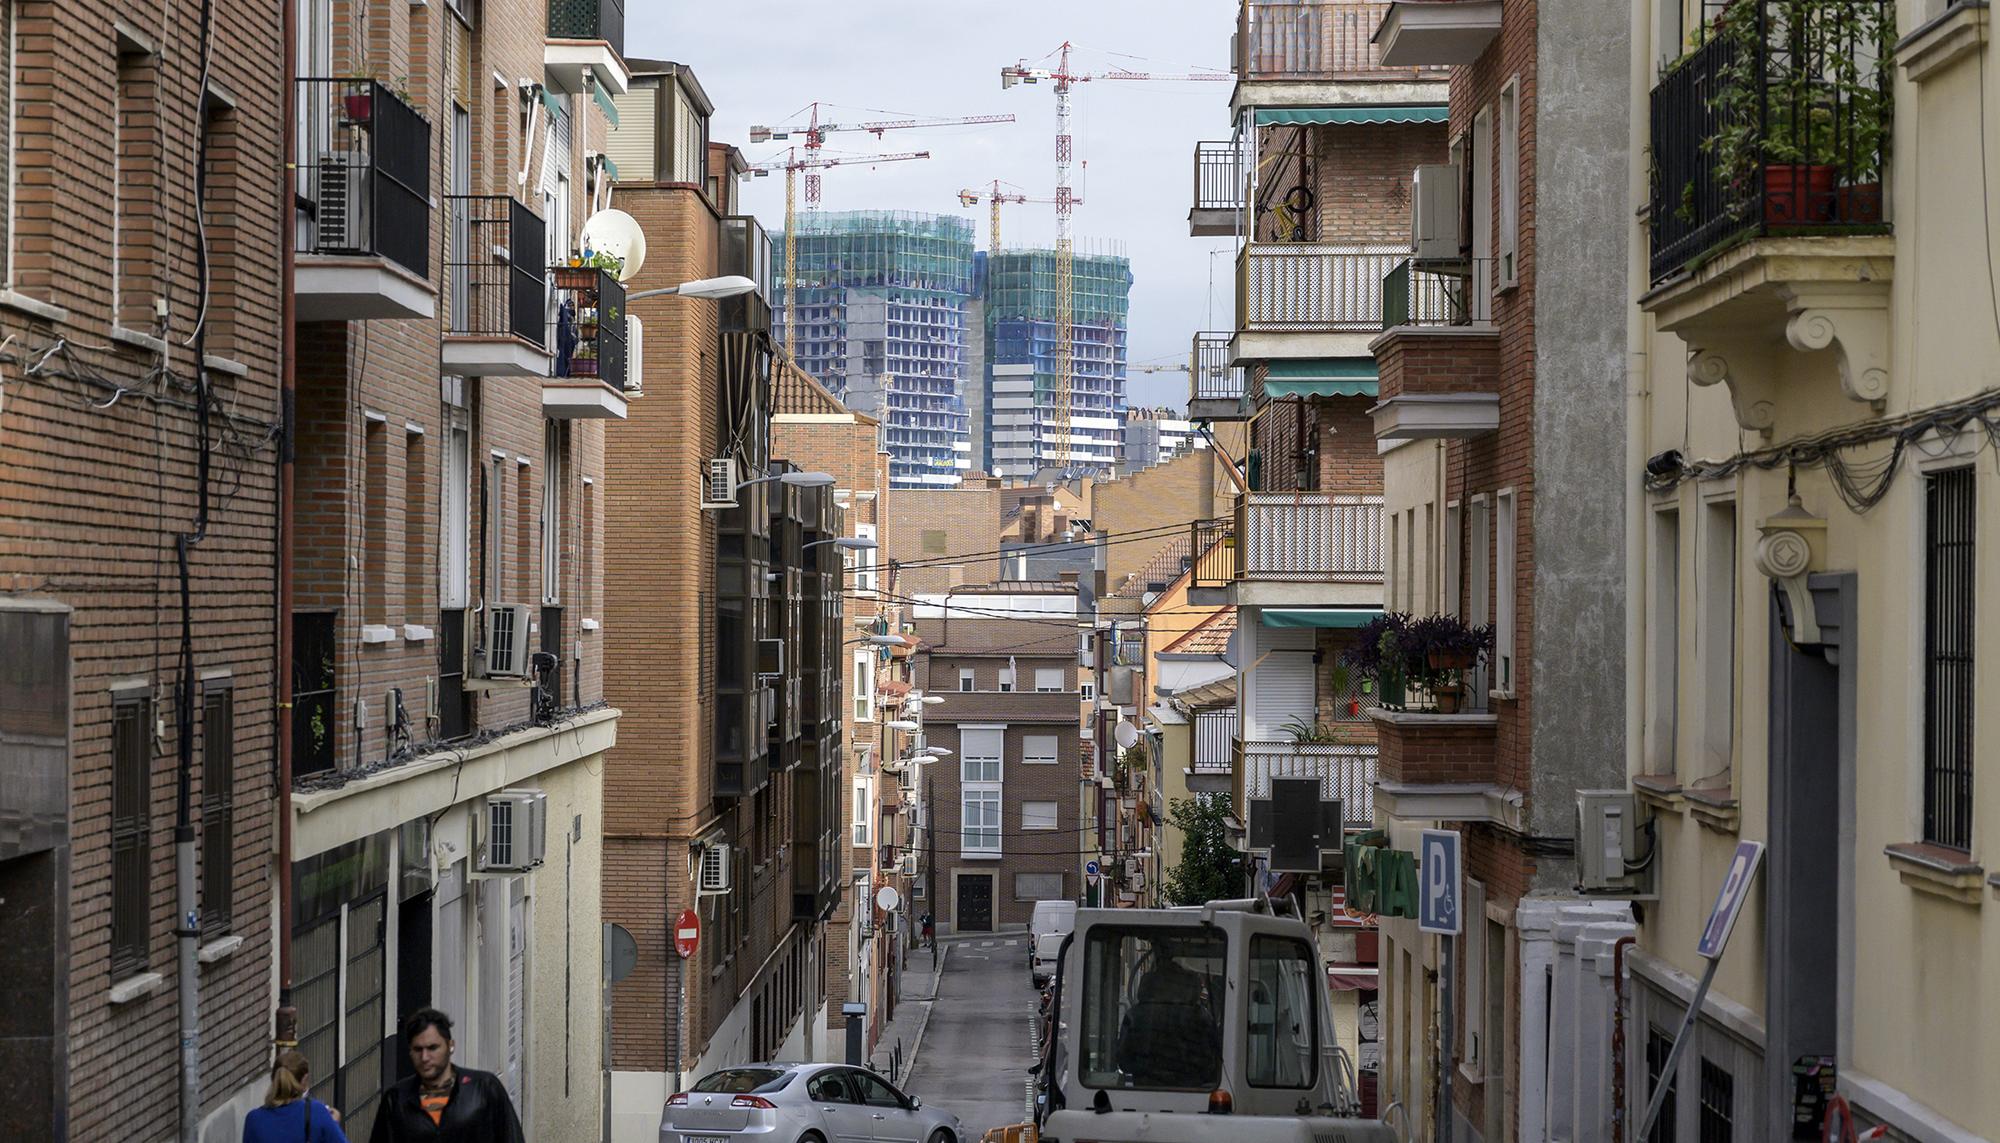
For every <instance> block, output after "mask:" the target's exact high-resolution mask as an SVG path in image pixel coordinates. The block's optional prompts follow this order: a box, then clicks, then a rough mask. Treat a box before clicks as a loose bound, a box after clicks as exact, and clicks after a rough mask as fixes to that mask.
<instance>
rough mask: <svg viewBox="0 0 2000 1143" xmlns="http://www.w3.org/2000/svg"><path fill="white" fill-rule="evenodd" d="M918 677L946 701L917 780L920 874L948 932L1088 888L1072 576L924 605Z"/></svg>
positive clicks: (988, 926) (929, 724) (1019, 918)
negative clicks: (935, 756) (935, 757)
mask: <svg viewBox="0 0 2000 1143" xmlns="http://www.w3.org/2000/svg"><path fill="white" fill-rule="evenodd" d="M913 617H914V620H915V625H916V635H917V638H918V639H919V640H920V642H919V645H918V648H917V660H916V665H915V682H916V685H917V688H918V689H920V690H922V691H923V692H924V693H925V695H926V696H927V697H930V696H935V697H939V698H942V699H943V700H944V701H943V702H942V703H938V704H935V705H933V706H931V707H929V709H928V710H927V711H926V712H925V715H924V722H925V742H926V744H927V745H928V746H931V747H941V748H943V749H945V750H949V751H951V752H952V753H950V754H948V755H945V756H943V757H942V759H941V760H940V761H938V762H936V763H932V764H929V765H928V767H927V768H925V771H924V773H922V774H921V775H920V776H919V777H918V778H917V779H916V784H917V785H918V786H919V787H920V789H921V795H922V799H923V802H924V804H925V806H926V807H927V809H926V811H925V813H926V817H925V824H926V829H927V830H928V831H929V836H927V837H926V838H925V840H924V852H923V853H922V854H921V855H920V859H919V875H920V876H921V877H923V878H924V879H925V880H926V882H927V885H926V900H927V901H928V902H930V903H931V905H932V912H933V915H934V916H935V918H936V921H937V928H938V932H940V933H969V932H994V931H1000V930H1004V929H1018V928H1025V927H1026V926H1027V924H1028V920H1029V918H1030V916H1031V915H1032V914H1033V912H1034V906H1035V902H1036V901H1042V900H1076V899H1078V898H1079V897H1080V896H1081V895H1082V880H1083V877H1082V874H1083V859H1082V855H1081V854H1080V852H1079V846H1078V840H1077V839H1078V836H1079V816H1078V810H1079V805H1080V802H1081V788H1080V786H1081V784H1080V780H1079V768H1078V754H1079V751H1078V744H1079V739H1078V735H1077V733H1076V730H1077V725H1078V723H1077V714H1078V709H1079V708H1078V677H1077V670H1078V664H1077V646H1078V634H1079V633H1078V629H1077V626H1076V625H1077V623H1078V622H1079V620H1081V621H1083V622H1085V623H1088V621H1089V619H1088V615H1087V614H1086V613H1085V612H1083V611H1082V610H1080V601H1079V597H1078V595H1077V590H1076V586H1075V584H1074V583H1060V582H1055V583H1041V582H1012V583H1006V584H994V585H991V586H989V587H984V588H960V589H956V590H954V591H952V592H950V593H949V594H947V595H945V596H943V597H941V598H938V599H936V600H932V601H925V602H921V603H919V604H918V605H917V606H916V607H915V609H914V612H913Z"/></svg>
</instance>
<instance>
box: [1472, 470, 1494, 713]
mask: <svg viewBox="0 0 2000 1143" xmlns="http://www.w3.org/2000/svg"><path fill="white" fill-rule="evenodd" d="M1471 521H1472V528H1471V530H1470V531H1471V534H1470V535H1469V536H1467V537H1466V541H1465V562H1466V569H1467V575H1466V597H1467V598H1466V612H1467V614H1466V622H1467V623H1469V624H1471V625H1472V626H1474V627H1483V626H1485V625H1486V624H1488V623H1491V622H1492V621H1493V586H1492V585H1493V568H1492V565H1491V564H1490V563H1489V562H1488V561H1489V560H1490V559H1491V558H1492V552H1493V503H1492V501H1490V500H1488V499H1487V498H1486V496H1485V495H1484V494H1481V495H1478V496H1474V497H1473V498H1472V512H1471ZM1494 643H1495V646H1496V647H1497V646H1498V643H1499V633H1498V632H1495V633H1494ZM1490 669H1491V667H1490V664H1487V663H1481V664H1480V665H1479V666H1478V667H1477V668H1475V669H1474V672H1473V674H1474V682H1473V693H1474V694H1475V695H1479V694H1484V693H1486V692H1485V688H1486V686H1487V685H1488V680H1489V678H1490V675H1489V671H1490Z"/></svg>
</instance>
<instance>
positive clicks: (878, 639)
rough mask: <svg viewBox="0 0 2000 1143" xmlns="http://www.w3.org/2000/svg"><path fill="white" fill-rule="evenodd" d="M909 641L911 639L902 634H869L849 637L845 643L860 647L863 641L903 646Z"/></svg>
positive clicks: (876, 644)
mask: <svg viewBox="0 0 2000 1143" xmlns="http://www.w3.org/2000/svg"><path fill="white" fill-rule="evenodd" d="M907 642H909V640H908V639H905V638H903V637H902V636H901V635H869V636H866V637H864V638H860V639H849V640H848V641H847V642H846V644H844V645H845V646H848V647H858V646H860V645H861V644H863V643H868V644H872V645H874V646H876V647H901V646H902V645H903V644H905V643H907Z"/></svg>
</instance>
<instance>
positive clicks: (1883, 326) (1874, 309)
mask: <svg viewBox="0 0 2000 1143" xmlns="http://www.w3.org/2000/svg"><path fill="white" fill-rule="evenodd" d="M1777 293H1778V296H1779V297H1780V298H1782V299H1783V300H1784V302H1785V309H1786V311H1787V312H1788V313H1789V314H1790V317H1789V318H1788V319H1787V320H1786V322H1785V340H1786V341H1787V342H1790V343H1791V346H1792V348H1793V349H1796V350H1798V351H1800V352H1801V353H1809V352H1811V351H1813V350H1816V349H1832V350H1833V351H1834V355H1835V359H1836V360H1837V361H1838V362H1839V364H1840V389H1841V392H1843V393H1845V394H1847V396H1849V397H1850V398H1852V399H1854V400H1856V401H1866V402H1868V403H1870V404H1872V405H1874V406H1875V407H1876V409H1877V410H1878V411H1879V410H1880V409H1881V406H1882V402H1883V401H1885V400H1887V399H1888V396H1889V283H1888V282H1879V281H1878V282H1793V283H1788V284H1786V285H1783V286H1780V287H1778V291H1777Z"/></svg>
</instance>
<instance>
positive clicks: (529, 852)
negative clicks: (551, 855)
mask: <svg viewBox="0 0 2000 1143" xmlns="http://www.w3.org/2000/svg"><path fill="white" fill-rule="evenodd" d="M548 816H549V796H548V795H547V794H544V793H542V792H541V791H540V790H501V791H500V792H499V793H497V794H488V795H487V796H486V810H485V817H484V824H485V836H484V838H483V839H482V841H481V843H480V846H479V870H480V871H481V872H484V873H524V872H526V871H528V870H530V869H533V868H535V867H536V866H538V865H540V864H541V863H542V855H543V852H544V846H545V844H546V842H547V837H546V834H547V827H548Z"/></svg>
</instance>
